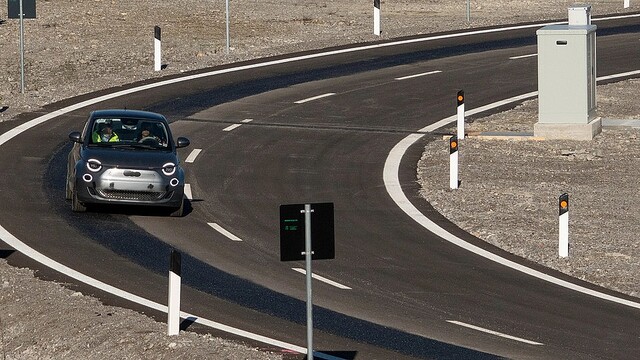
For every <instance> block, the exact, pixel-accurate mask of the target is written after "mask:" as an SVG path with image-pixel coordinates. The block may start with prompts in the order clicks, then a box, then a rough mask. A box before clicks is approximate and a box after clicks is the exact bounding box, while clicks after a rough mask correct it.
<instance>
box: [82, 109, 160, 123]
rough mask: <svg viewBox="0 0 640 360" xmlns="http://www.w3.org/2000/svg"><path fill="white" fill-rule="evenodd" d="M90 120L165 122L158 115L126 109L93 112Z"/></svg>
mask: <svg viewBox="0 0 640 360" xmlns="http://www.w3.org/2000/svg"><path fill="white" fill-rule="evenodd" d="M91 117H92V118H94V119H95V118H109V117H113V118H127V117H133V118H140V119H149V120H158V121H166V120H167V119H166V118H165V117H164V116H163V115H160V114H158V113H154V112H150V111H143V110H128V109H104V110H94V111H93V112H92V113H91Z"/></svg>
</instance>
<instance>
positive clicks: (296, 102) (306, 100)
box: [294, 93, 336, 104]
mask: <svg viewBox="0 0 640 360" xmlns="http://www.w3.org/2000/svg"><path fill="white" fill-rule="evenodd" d="M335 94H336V93H326V94H322V95H318V96H313V97H310V98H306V99H302V100H298V101H294V104H303V103H306V102H309V101H313V100H318V99H322V98H326V97H329V96H333V95H335Z"/></svg>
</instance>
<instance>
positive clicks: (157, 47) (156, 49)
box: [153, 25, 162, 71]
mask: <svg viewBox="0 0 640 360" xmlns="http://www.w3.org/2000/svg"><path fill="white" fill-rule="evenodd" d="M161 69H162V30H161V29H160V26H157V25H156V26H155V27H154V28H153V70H155V71H160V70H161Z"/></svg>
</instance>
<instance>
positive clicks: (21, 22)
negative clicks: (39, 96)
mask: <svg viewBox="0 0 640 360" xmlns="http://www.w3.org/2000/svg"><path fill="white" fill-rule="evenodd" d="M20 92H21V93H23V94H24V11H23V9H22V0H20Z"/></svg>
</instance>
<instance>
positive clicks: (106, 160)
mask: <svg viewBox="0 0 640 360" xmlns="http://www.w3.org/2000/svg"><path fill="white" fill-rule="evenodd" d="M82 159H83V160H84V161H87V160H89V159H96V160H98V161H100V163H102V165H103V166H109V167H114V166H115V167H120V168H128V167H135V168H143V169H151V168H161V167H162V165H164V164H166V163H174V164H176V165H177V164H178V158H177V156H176V155H175V154H174V153H172V152H167V151H152V150H143V149H122V148H121V149H118V148H85V149H84V150H83V151H82Z"/></svg>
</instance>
